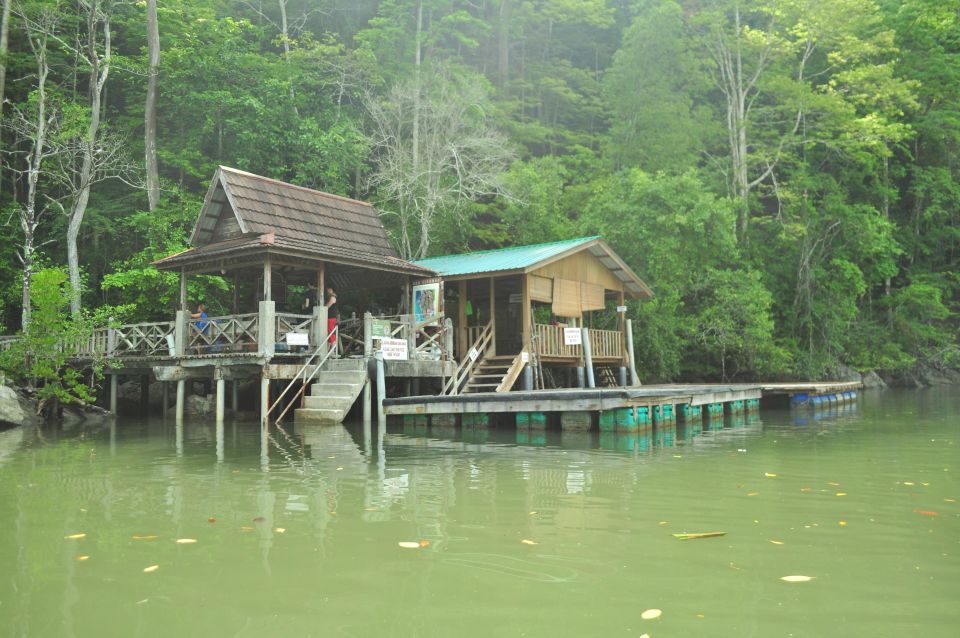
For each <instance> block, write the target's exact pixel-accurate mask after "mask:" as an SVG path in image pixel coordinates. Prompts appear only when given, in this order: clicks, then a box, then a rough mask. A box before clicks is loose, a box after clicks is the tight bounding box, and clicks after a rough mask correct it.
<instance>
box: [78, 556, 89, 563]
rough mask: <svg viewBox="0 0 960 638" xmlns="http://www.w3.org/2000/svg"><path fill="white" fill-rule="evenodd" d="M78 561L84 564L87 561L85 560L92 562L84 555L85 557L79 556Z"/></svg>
mask: <svg viewBox="0 0 960 638" xmlns="http://www.w3.org/2000/svg"><path fill="white" fill-rule="evenodd" d="M77 560H78V561H80V562H83V561H85V560H90V557H89V556H86V555H84V556H77Z"/></svg>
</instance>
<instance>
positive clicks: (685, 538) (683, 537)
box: [673, 532, 727, 541]
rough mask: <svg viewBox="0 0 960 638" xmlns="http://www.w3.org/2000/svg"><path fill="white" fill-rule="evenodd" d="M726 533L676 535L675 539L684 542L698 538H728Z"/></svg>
mask: <svg viewBox="0 0 960 638" xmlns="http://www.w3.org/2000/svg"><path fill="white" fill-rule="evenodd" d="M726 535H727V533H726V532H696V533H692V534H674V535H673V537H674V538H679V539H680V540H682V541H690V540H696V539H698V538H716V537H717V536H726Z"/></svg>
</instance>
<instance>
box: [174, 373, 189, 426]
mask: <svg viewBox="0 0 960 638" xmlns="http://www.w3.org/2000/svg"><path fill="white" fill-rule="evenodd" d="M186 402H187V382H186V380H184V379H180V380H178V381H177V408H176V422H177V425H183V408H184V404H185V403H186Z"/></svg>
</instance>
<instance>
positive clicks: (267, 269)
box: [263, 255, 273, 301]
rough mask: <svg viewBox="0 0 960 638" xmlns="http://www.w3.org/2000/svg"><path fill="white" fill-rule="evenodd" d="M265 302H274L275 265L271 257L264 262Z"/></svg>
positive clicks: (267, 257)
mask: <svg viewBox="0 0 960 638" xmlns="http://www.w3.org/2000/svg"><path fill="white" fill-rule="evenodd" d="M263 300H264V301H271V300H273V263H272V261H271V260H270V255H267V256H266V258H264V260H263Z"/></svg>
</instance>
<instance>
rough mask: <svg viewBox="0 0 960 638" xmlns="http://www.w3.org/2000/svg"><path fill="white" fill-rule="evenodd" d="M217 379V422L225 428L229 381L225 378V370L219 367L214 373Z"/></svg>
mask: <svg viewBox="0 0 960 638" xmlns="http://www.w3.org/2000/svg"><path fill="white" fill-rule="evenodd" d="M214 377H215V378H216V380H217V416H216V418H217V420H216V424H217V425H218V426H220V428H221V429H222V428H223V413H224V406H225V404H226V402H227V382H226V381H225V380H224V378H223V372H222V371H221V370H220V369H219V368H218V369H217V371H216V372H215V373H214Z"/></svg>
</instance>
